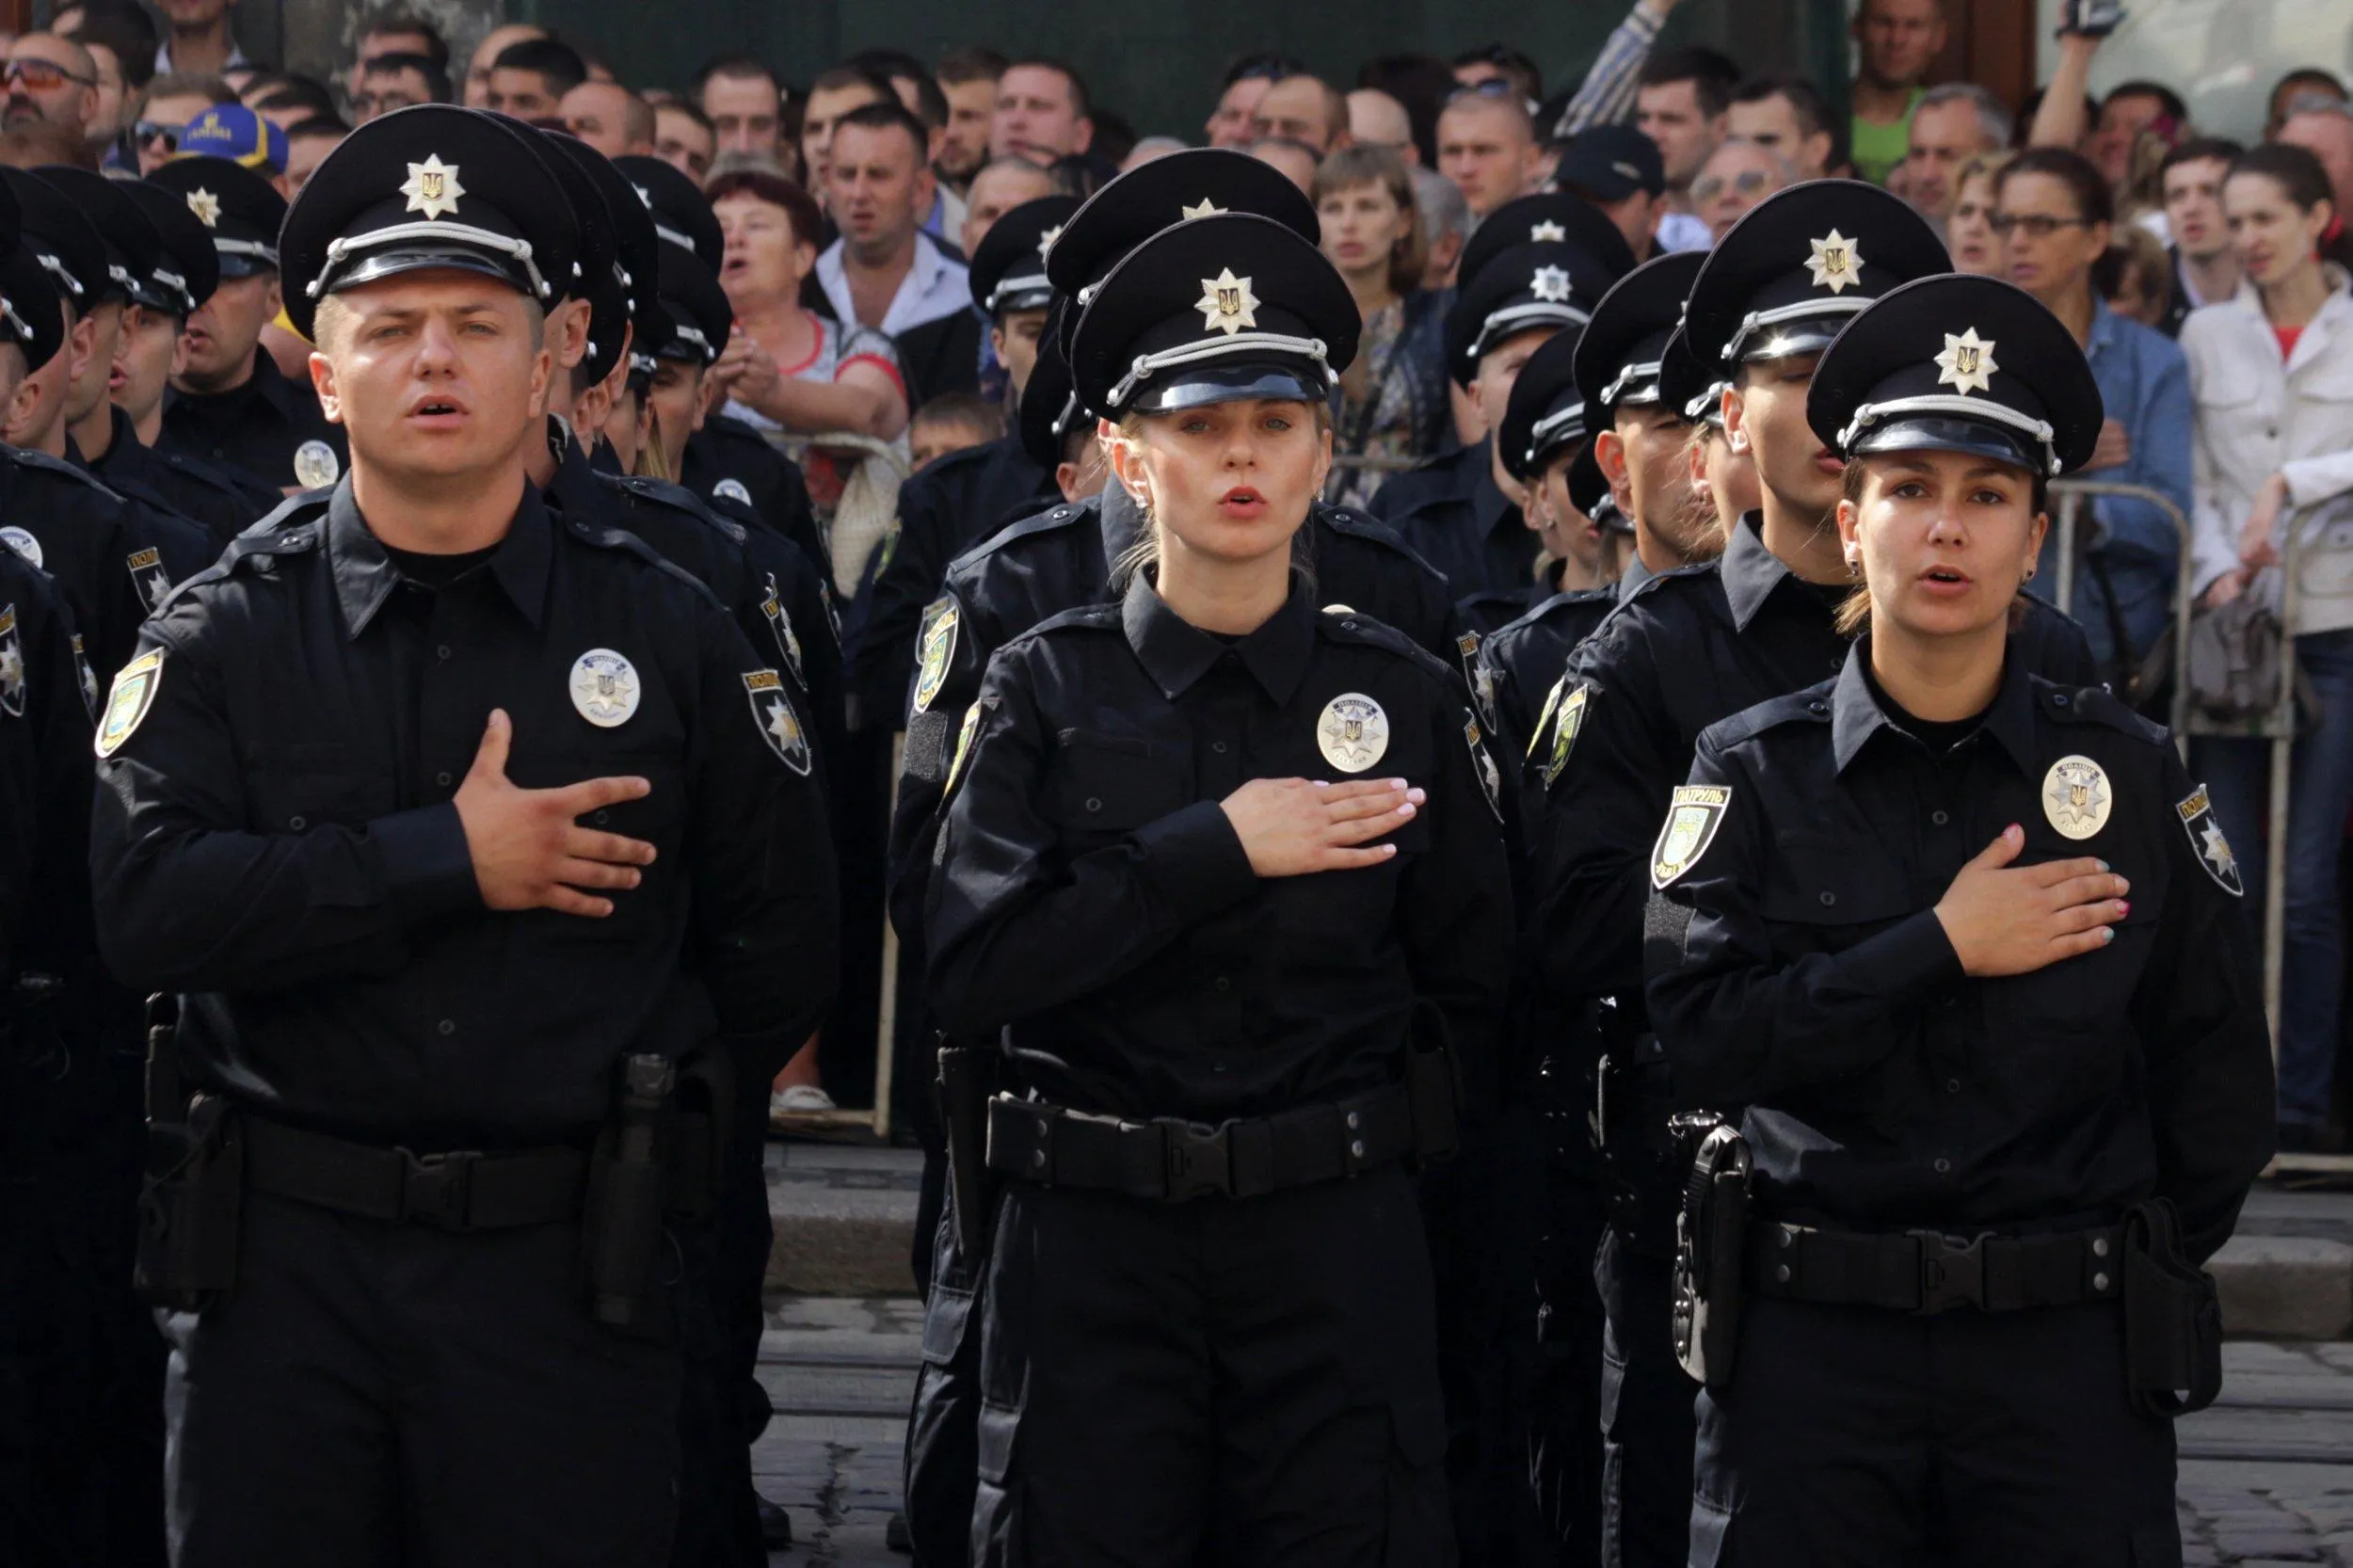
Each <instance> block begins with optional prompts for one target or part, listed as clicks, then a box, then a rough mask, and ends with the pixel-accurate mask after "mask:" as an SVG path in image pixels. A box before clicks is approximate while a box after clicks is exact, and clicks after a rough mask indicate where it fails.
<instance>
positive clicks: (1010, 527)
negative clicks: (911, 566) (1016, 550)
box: [948, 501, 1096, 571]
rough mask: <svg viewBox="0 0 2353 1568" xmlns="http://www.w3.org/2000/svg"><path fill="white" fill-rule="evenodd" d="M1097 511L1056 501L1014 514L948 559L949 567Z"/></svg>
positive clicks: (1082, 520)
mask: <svg viewBox="0 0 2353 1568" xmlns="http://www.w3.org/2000/svg"><path fill="white" fill-rule="evenodd" d="M1095 516H1096V511H1095V509H1094V508H1093V507H1090V506H1084V505H1079V504H1073V503H1071V502H1067V501H1064V502H1061V503H1059V504H1055V505H1052V506H1048V507H1047V508H1046V509H1045V510H1044V511H1042V512H1032V513H1031V514H1030V515H1029V516H1028V517H1025V518H1016V519H1015V520H1013V521H1011V522H1009V523H1007V524H1005V525H1004V526H1003V527H1002V528H1000V529H999V530H997V532H996V533H994V534H991V535H990V536H988V537H987V538H985V539H983V540H982V541H981V542H980V543H979V544H976V545H974V546H973V547H972V548H971V549H969V550H968V551H966V552H964V553H963V554H961V555H959V556H957V557H956V558H955V559H954V560H952V561H951V562H949V563H948V569H949V570H950V571H953V570H955V569H956V568H958V567H960V566H963V565H965V564H966V563H967V562H971V561H979V560H981V559H983V558H984V557H986V556H989V555H994V554H995V553H996V552H999V551H1000V550H1002V549H1004V548H1005V547H1006V546H1007V545H1009V544H1012V543H1013V542H1014V541H1015V540H1016V539H1026V538H1029V537H1031V536H1033V535H1038V534H1053V533H1059V532H1060V531H1061V530H1063V529H1064V528H1068V527H1070V526H1071V525H1072V524H1073V523H1078V522H1084V521H1087V520H1092V519H1093V518H1094V517H1095Z"/></svg>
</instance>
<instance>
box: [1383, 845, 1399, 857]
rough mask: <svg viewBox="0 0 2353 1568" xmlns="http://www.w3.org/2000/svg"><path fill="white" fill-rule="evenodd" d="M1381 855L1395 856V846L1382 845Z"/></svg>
mask: <svg viewBox="0 0 2353 1568" xmlns="http://www.w3.org/2000/svg"><path fill="white" fill-rule="evenodd" d="M1381 853H1382V854H1384V855H1395V854H1396V853H1397V846H1396V845H1395V844H1383V845H1382V846H1381Z"/></svg>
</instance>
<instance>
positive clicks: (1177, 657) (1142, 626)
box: [1119, 571, 1316, 702]
mask: <svg viewBox="0 0 2353 1568" xmlns="http://www.w3.org/2000/svg"><path fill="white" fill-rule="evenodd" d="M1119 621H1120V626H1121V628H1122V629H1123V630H1124V631H1126V632H1127V633H1128V647H1129V648H1134V649H1135V651H1136V658H1137V660H1138V661H1139V662H1141V663H1142V664H1143V665H1144V673H1145V674H1147V675H1149V676H1151V678H1152V680H1153V683H1154V684H1156V685H1158V686H1159V687H1160V693H1161V695H1162V696H1166V697H1168V698H1169V699H1170V700H1171V701H1174V700H1175V699H1177V697H1180V696H1184V695H1185V693H1186V692H1187V691H1188V690H1190V689H1191V688H1192V686H1193V682H1194V681H1196V680H1200V679H1201V678H1202V677H1203V676H1204V675H1206V674H1208V673H1209V666H1210V665H1212V664H1216V663H1217V662H1218V660H1219V659H1220V658H1221V657H1223V656H1224V655H1225V653H1226V652H1227V651H1228V648H1227V645H1225V643H1222V642H1220V641H1219V640H1218V639H1217V638H1215V637H1213V636H1211V635H1209V633H1208V632H1204V631H1202V630H1201V629H1200V628H1199V627H1197V626H1194V625H1193V624H1192V623H1191V622H1190V621H1187V620H1186V619H1185V618H1184V617H1183V616H1179V615H1177V612H1176V611H1174V610H1172V609H1170V608H1169V607H1168V602H1167V600H1163V599H1161V598H1160V593H1159V591H1158V590H1157V589H1155V588H1154V587H1153V586H1152V584H1151V583H1150V581H1149V580H1148V577H1147V574H1146V573H1144V572H1141V571H1139V572H1137V573H1136V575H1135V580H1134V581H1133V582H1131V583H1129V584H1128V598H1127V600H1126V601H1125V602H1124V603H1122V604H1121V606H1120V610H1119ZM1315 640H1316V609H1315V606H1314V605H1313V604H1311V603H1309V602H1308V594H1307V582H1306V579H1305V578H1303V577H1300V576H1298V575H1296V574H1294V575H1293V576H1292V578H1291V594H1290V598H1289V599H1288V600H1284V601H1283V607H1282V608H1281V609H1280V610H1277V611H1276V612H1275V613H1274V614H1273V616H1272V617H1271V618H1270V619H1269V620H1268V621H1267V623H1266V624H1265V625H1264V626H1261V627H1259V628H1258V629H1257V631H1256V632H1251V633H1250V634H1249V635H1248V636H1246V637H1244V638H1243V639H1242V640H1241V642H1239V643H1236V644H1234V645H1232V648H1231V650H1230V651H1232V652H1233V653H1235V654H1236V655H1238V656H1239V657H1240V658H1241V664H1242V667H1243V668H1244V669H1246V670H1248V671H1249V672H1250V674H1251V676H1252V678H1253V679H1255V680H1257V682H1258V684H1259V686H1260V687H1262V688H1263V689H1264V690H1265V692H1266V695H1267V696H1271V697H1273V699H1274V700H1275V701H1276V702H1289V700H1290V699H1291V696H1292V694H1293V693H1295V692H1297V691H1298V690H1299V683H1300V681H1302V680H1305V678H1306V674H1307V656H1308V654H1309V653H1310V652H1312V651H1313V650H1314V648H1315Z"/></svg>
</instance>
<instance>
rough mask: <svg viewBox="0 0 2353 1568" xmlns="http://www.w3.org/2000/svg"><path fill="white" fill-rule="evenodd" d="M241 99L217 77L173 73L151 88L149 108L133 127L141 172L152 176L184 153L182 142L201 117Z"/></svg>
mask: <svg viewBox="0 0 2353 1568" xmlns="http://www.w3.org/2000/svg"><path fill="white" fill-rule="evenodd" d="M236 101H237V95H236V93H235V92H234V91H232V89H231V88H230V86H229V84H228V83H227V82H225V81H222V80H221V79H220V78H219V77H217V76H198V75H192V74H191V75H184V74H182V73H180V72H172V73H170V74H168V75H162V76H158V77H156V78H155V79H154V80H153V81H152V82H150V83H148V85H147V106H146V108H145V110H144V111H143V112H142V113H141V114H140V116H139V120H138V122H137V123H136V124H135V125H133V126H132V127H131V137H132V140H133V141H134V142H136V144H137V146H136V151H137V153H138V160H139V172H140V173H141V174H142V175H146V174H152V173H154V172H155V170H157V169H159V168H163V166H164V165H165V164H166V163H168V162H169V161H170V160H171V158H172V156H173V154H175V153H177V152H179V151H180V138H181V136H183V135H184V134H185V133H186V131H187V128H188V126H189V124H190V123H191V122H193V121H194V120H195V119H196V118H197V116H199V115H200V114H202V113H203V112H204V111H205V110H206V109H209V108H211V107H213V106H214V105H215V104H233V103H235V102H236Z"/></svg>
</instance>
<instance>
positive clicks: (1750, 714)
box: [1700, 682, 1830, 751]
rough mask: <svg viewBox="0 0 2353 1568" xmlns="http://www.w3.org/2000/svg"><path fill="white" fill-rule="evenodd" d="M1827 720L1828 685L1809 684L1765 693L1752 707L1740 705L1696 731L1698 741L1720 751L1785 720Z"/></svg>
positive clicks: (1775, 726) (1820, 721) (1775, 727)
mask: <svg viewBox="0 0 2353 1568" xmlns="http://www.w3.org/2000/svg"><path fill="white" fill-rule="evenodd" d="M1808 721H1810V722H1813V723H1816V724H1828V723H1830V686H1829V683H1828V682H1825V683H1823V684H1822V685H1819V686H1809V687H1807V688H1806V689H1805V690H1804V691H1801V692H1790V693H1788V694H1786V695H1785V696H1776V697H1768V698H1767V699H1766V700H1765V701H1763V702H1760V703H1758V704H1757V705H1756V706H1755V707H1753V708H1744V709H1742V710H1741V711H1740V712H1737V713H1735V714H1733V715H1732V716H1731V717H1730V718H1724V719H1719V720H1717V721H1716V722H1715V723H1714V724H1711V725H1709V726H1708V727H1707V728H1705V729H1703V730H1701V731H1700V739H1701V741H1702V743H1703V744H1705V745H1707V746H1708V747H1710V748H1711V749H1714V750H1717V751H1721V750H1723V749H1724V748H1726V747H1728V746H1736V745H1738V744H1740V743H1741V742H1743V741H1747V740H1753V739H1754V738H1755V737H1757V736H1759V735H1762V734H1764V733H1765V731H1767V730H1768V729H1777V728H1780V727H1781V726H1783V725H1785V724H1800V723H1805V722H1808Z"/></svg>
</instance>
